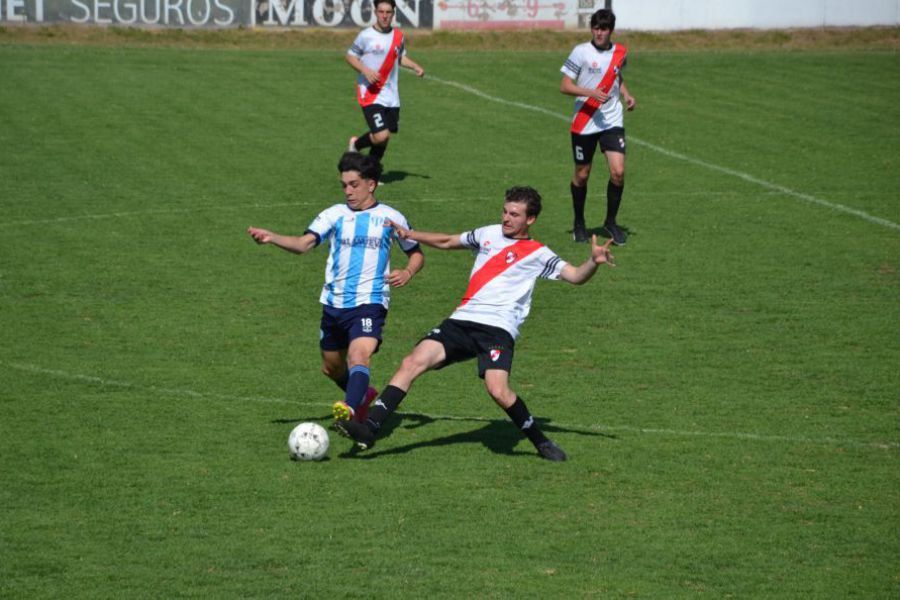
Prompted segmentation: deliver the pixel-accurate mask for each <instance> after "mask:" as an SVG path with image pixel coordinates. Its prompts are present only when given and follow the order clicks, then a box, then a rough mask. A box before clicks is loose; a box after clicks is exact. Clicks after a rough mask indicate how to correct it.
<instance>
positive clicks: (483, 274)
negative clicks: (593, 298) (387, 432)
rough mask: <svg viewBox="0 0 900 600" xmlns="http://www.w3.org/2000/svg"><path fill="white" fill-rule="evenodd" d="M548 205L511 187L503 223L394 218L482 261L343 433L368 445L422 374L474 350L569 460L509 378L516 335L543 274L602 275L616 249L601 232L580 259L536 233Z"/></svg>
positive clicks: (544, 442)
mask: <svg viewBox="0 0 900 600" xmlns="http://www.w3.org/2000/svg"><path fill="white" fill-rule="evenodd" d="M540 212H541V196H540V194H538V192H537V190H535V189H533V188H530V187H514V188H511V189H509V190H507V191H506V198H505V202H504V203H503V216H502V219H501V222H500V223H499V224H496V225H488V226H485V227H480V228H478V229H474V230H472V231H466V232H463V233H460V234H457V235H453V234H446V233H431V232H426V231H411V230H410V229H407V228H406V227H404V226H403V225H401V224H399V223H395V222H392V223H391V226H392V227H393V228H394V231H395V232H396V234H397V237H398V238H399V239H401V240H413V241H416V242H419V243H421V244H424V245H426V246H431V247H433V248H438V249H441V250H457V249H467V250H472V251H473V252H474V253H475V264H474V266H473V267H472V272H471V274H470V276H469V286H468V288H467V289H466V292H465V295H464V296H463V299H462V302H460V305H459V306H458V307H457V309H456V310H455V311H454V312H453V314H452V315H450V318H448V319H445V320H444V322H442V323H441V324H440V325H438V326H437V327H435V328H434V329H432V330H431V331H430V332H429V333H428V335H426V336H425V337H424V338H423V339H422V340H421V341H420V342H419V343H418V344H417V345H416V347H415V348H414V349H413V351H412V352H411V353H410V354H409V355H408V356H407V357H406V358H404V359H403V363H402V364H401V365H400V368H399V369H398V370H397V372H396V373H394V376H393V377H392V378H391V381H390V384H389V385H388V386H387V387H386V388H385V389H384V391H382V393H381V395H380V396H378V398H377V399H376V400H375V402H374V403H373V404H372V406H371V407H370V408H369V414H368V417H367V418H366V419H365V420H363V421H362V422H357V421H338V422H337V423H336V424H335V427H336V429H337V430H338V431H339V432H340V433H341V434H342V435H344V436H346V437H349V438H350V439H352V440H353V441H354V442H356V445H357V446H358V447H359V448H361V449H363V450H365V449H367V448H371V447H372V446H374V445H375V438H376V437H377V435H378V431H379V429H380V428H381V426H382V424H383V423H384V422H385V420H387V418H388V417H389V416H390V415H391V413H393V412H394V411H396V410H397V407H398V406H399V405H400V403H401V402H402V401H403V398H404V397H406V394H407V393H408V392H409V388H410V387H411V386H412V384H413V382H414V381H415V380H416V379H417V378H418V377H419V376H420V375H422V374H423V373H425V372H427V371H431V370H433V369H442V368H444V367H446V366H447V365H450V364H453V363H457V362H462V361H465V360H469V359H472V358H474V359H477V361H478V376H479V377H481V378H482V379H483V380H484V385H485V387H486V388H487V392H488V394H489V395H490V396H491V398H493V399H494V402H496V403H497V404H499V405H500V407H501V408H502V409H503V410H504V411H506V414H507V415H509V418H510V419H512V421H513V423H515V425H516V427H518V428H519V429H520V430H521V431H522V433H524V434H525V436H526V437H527V438H528V439H529V441H531V443H532V444H534V446H535V448H536V449H537V451H538V454H540V455H541V457H542V458H546V459H547V460H553V461H563V460H566V453H565V452H563V450H562V449H561V448H560V447H559V446H557V445H556V444H555V443H554V442H553V441H551V440H550V439H548V438H547V436H545V435H544V433H543V432H542V431H541V429H540V427H538V425H537V422H536V421H535V420H534V417H532V416H531V413H530V412H529V410H528V407H527V406H525V401H524V400H523V399H522V397H521V396H519V395H518V394H516V392H514V391H513V390H512V389H511V388H510V386H509V374H510V371H511V370H512V362H513V351H514V346H515V340H516V337H517V336H518V335H519V327H520V326H521V325H522V323H523V322H524V320H525V317H527V316H528V311H529V309H530V308H531V295H532V292H533V291H534V285H535V282H536V281H537V279H539V278H541V279H550V280H554V281H555V280H559V279H562V280H563V281H567V282H569V283H572V284H575V285H581V284H583V283H585V282H587V281H588V280H589V279H590V278H591V277H593V276H594V273H596V272H597V268H598V267H599V266H600V265H603V264H607V265H609V266H611V267H614V266H615V263H614V262H613V261H614V258H613V256H612V254H610V251H609V246H610V244H611V243H612V240H609V241H607V242H606V243H605V244H604V245H602V246H598V245H597V236H593V238H592V242H591V256H590V258H588V259H587V260H586V261H585V262H584V263H582V264H581V265H579V266H577V267H576V266H574V265H570V264H568V263H567V262H565V261H564V260H562V259H561V258H560V257H559V256H557V255H556V253H554V252H553V251H552V250H550V249H549V248H548V247H546V246H544V245H543V244H541V243H540V242H537V241H535V240H533V239H531V237H530V235H529V228H530V227H531V226H532V225H534V222H535V221H536V220H537V218H538V215H539V214H540Z"/></svg>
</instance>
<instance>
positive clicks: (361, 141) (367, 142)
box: [353, 131, 372, 150]
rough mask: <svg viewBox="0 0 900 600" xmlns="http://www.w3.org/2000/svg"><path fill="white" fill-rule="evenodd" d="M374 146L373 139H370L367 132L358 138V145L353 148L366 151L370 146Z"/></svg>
mask: <svg viewBox="0 0 900 600" xmlns="http://www.w3.org/2000/svg"><path fill="white" fill-rule="evenodd" d="M371 145H372V138H370V137H369V132H368V131H367V132H365V133H364V134H362V135H361V136H359V137H358V138H356V143H355V144H353V147H354V148H356V149H357V150H365V149H366V148H368V147H369V146H371Z"/></svg>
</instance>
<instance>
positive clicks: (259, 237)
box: [247, 227, 316, 254]
mask: <svg viewBox="0 0 900 600" xmlns="http://www.w3.org/2000/svg"><path fill="white" fill-rule="evenodd" d="M247 233H249V234H250V237H252V238H253V241H254V242H256V243H257V244H260V245H263V244H273V245H275V246H278V247H279V248H282V249H284V250H287V251H288V252H293V253H294V254H305V253H307V252H309V251H310V250H312V249H313V248H315V246H316V236H314V235H313V234H311V233H304V234H303V235H301V236H294V235H280V234H278V233H274V232H272V231H269V230H268V229H261V228H259V227H248V228H247Z"/></svg>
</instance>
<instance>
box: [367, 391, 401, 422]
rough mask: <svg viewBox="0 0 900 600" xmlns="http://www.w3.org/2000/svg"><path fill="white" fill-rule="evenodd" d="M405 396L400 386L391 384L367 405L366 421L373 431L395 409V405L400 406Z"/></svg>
mask: <svg viewBox="0 0 900 600" xmlns="http://www.w3.org/2000/svg"><path fill="white" fill-rule="evenodd" d="M405 397H406V392H404V391H403V390H401V389H400V388H398V387H395V386H393V385H389V386H387V387H386V388H384V390H382V392H381V393H380V394H379V395H378V397H377V398H376V399H375V401H374V402H372V404H370V405H369V416H368V418H367V419H366V423H367V424H368V425H369V427H371V428H372V430H373V431H378V430H379V429H381V426H382V425H383V424H384V422H385V421H386V420H387V418H388V417H389V416H391V415H392V414H393V413H394V411H395V410H397V407H398V406H400V403H401V402H403V399H404V398H405Z"/></svg>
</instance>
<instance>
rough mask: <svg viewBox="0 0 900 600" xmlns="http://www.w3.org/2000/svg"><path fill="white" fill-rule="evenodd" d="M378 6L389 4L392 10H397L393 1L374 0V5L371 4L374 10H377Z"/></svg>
mask: <svg viewBox="0 0 900 600" xmlns="http://www.w3.org/2000/svg"><path fill="white" fill-rule="evenodd" d="M379 4H390V5H391V8H393V9H394V10H397V3H396V2H395V1H394V0H374V3H373V4H372V6H373V7H374V8H378V5H379Z"/></svg>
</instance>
